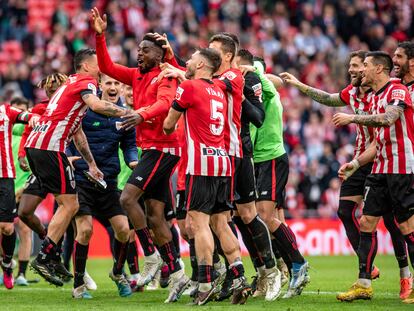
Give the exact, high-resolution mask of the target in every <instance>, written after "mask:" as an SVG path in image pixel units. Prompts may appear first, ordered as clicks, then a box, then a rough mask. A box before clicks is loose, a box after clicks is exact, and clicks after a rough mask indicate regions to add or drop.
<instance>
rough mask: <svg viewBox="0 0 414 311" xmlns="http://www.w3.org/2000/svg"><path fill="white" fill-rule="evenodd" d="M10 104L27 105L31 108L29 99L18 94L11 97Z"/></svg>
mask: <svg viewBox="0 0 414 311" xmlns="http://www.w3.org/2000/svg"><path fill="white" fill-rule="evenodd" d="M10 105H25V106H26V107H27V108H29V100H28V99H27V98H26V97H23V96H16V97H13V98H12V99H11V101H10Z"/></svg>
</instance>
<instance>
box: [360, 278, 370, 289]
mask: <svg viewBox="0 0 414 311" xmlns="http://www.w3.org/2000/svg"><path fill="white" fill-rule="evenodd" d="M357 283H358V284H359V285H362V287H365V288H368V287H370V286H371V280H368V279H358V281H357Z"/></svg>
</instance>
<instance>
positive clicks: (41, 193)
mask: <svg viewBox="0 0 414 311" xmlns="http://www.w3.org/2000/svg"><path fill="white" fill-rule="evenodd" d="M23 194H30V195H35V196H37V197H40V198H42V199H44V198H46V196H47V191H45V190H44V189H43V188H42V186H41V185H40V182H39V180H38V179H37V178H36V176H35V175H33V174H32V175H30V176H29V177H28V178H27V180H26V183H25V185H24V188H23Z"/></svg>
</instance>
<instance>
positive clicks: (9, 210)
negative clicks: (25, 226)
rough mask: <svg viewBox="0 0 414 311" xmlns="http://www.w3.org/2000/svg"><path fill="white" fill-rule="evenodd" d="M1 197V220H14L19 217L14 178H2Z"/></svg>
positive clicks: (0, 181) (0, 179)
mask: <svg viewBox="0 0 414 311" xmlns="http://www.w3.org/2000/svg"><path fill="white" fill-rule="evenodd" d="M0 198H1V199H0V222H13V221H14V218H16V217H17V208H16V196H15V193H14V179H13V178H0Z"/></svg>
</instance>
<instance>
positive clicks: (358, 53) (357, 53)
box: [349, 50, 368, 61]
mask: <svg viewBox="0 0 414 311" xmlns="http://www.w3.org/2000/svg"><path fill="white" fill-rule="evenodd" d="M367 53H368V52H367V51H363V50H359V51H353V52H351V53H349V59H350V60H351V58H354V57H358V58H359V59H361V60H362V61H364V59H365V57H366V56H367Z"/></svg>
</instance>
